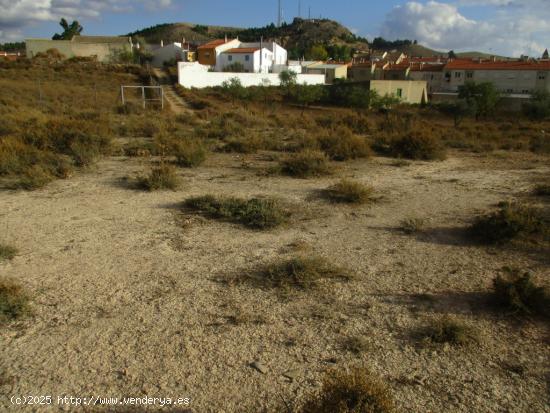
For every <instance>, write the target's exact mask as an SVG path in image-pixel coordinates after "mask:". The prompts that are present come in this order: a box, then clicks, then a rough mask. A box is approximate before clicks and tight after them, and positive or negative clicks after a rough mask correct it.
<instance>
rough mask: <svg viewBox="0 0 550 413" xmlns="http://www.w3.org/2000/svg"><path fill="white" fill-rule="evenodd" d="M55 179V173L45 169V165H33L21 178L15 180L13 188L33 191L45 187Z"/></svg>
mask: <svg viewBox="0 0 550 413" xmlns="http://www.w3.org/2000/svg"><path fill="white" fill-rule="evenodd" d="M53 179H54V177H53V175H52V174H50V173H49V172H48V171H47V170H45V169H44V167H42V166H41V165H33V166H31V167H29V169H27V170H26V171H25V172H24V173H23V175H22V176H21V177H20V178H19V180H17V181H15V183H14V184H13V185H12V188H13V189H25V190H27V191H32V190H34V189H39V188H43V187H44V186H46V185H47V184H49V183H50V182H51V181H53Z"/></svg>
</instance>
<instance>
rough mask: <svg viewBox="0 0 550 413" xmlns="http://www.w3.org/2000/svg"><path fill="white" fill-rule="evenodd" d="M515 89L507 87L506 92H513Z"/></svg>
mask: <svg viewBox="0 0 550 413" xmlns="http://www.w3.org/2000/svg"><path fill="white" fill-rule="evenodd" d="M513 92H514V90H513V89H506V93H513Z"/></svg>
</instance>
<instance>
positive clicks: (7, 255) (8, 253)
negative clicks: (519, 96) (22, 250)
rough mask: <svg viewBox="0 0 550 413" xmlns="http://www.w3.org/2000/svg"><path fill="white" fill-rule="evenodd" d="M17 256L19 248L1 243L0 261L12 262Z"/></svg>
mask: <svg viewBox="0 0 550 413" xmlns="http://www.w3.org/2000/svg"><path fill="white" fill-rule="evenodd" d="M16 255H17V248H15V247H13V246H11V245H7V244H2V243H0V261H4V260H11V259H13V258H14V257H15V256H16Z"/></svg>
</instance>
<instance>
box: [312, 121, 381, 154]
mask: <svg viewBox="0 0 550 413" xmlns="http://www.w3.org/2000/svg"><path fill="white" fill-rule="evenodd" d="M319 143H320V146H321V149H322V150H323V152H325V153H326V154H327V156H328V157H329V158H330V159H332V160H333V161H346V160H348V159H356V158H367V157H369V156H370V154H371V150H370V147H369V145H368V143H367V141H366V140H365V139H364V138H361V137H359V136H357V135H354V134H353V133H352V132H351V131H350V130H349V129H348V128H339V129H336V130H334V131H330V132H328V133H327V134H326V135H324V136H321V137H320V138H319Z"/></svg>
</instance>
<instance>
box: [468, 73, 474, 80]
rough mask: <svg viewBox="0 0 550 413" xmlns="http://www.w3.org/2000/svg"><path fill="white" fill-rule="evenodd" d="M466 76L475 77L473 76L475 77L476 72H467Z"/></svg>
mask: <svg viewBox="0 0 550 413" xmlns="http://www.w3.org/2000/svg"><path fill="white" fill-rule="evenodd" d="M466 77H467V78H468V79H473V77H474V72H466Z"/></svg>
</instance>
